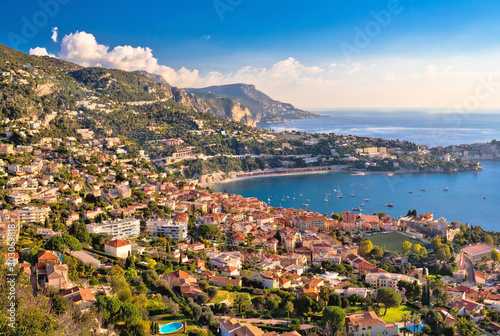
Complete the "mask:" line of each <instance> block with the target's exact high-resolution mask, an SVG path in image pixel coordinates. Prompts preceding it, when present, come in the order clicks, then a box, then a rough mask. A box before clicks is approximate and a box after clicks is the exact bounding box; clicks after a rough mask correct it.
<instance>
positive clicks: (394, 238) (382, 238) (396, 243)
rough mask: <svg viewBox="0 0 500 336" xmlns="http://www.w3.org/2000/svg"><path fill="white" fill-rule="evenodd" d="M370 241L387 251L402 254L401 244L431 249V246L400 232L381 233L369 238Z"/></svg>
mask: <svg viewBox="0 0 500 336" xmlns="http://www.w3.org/2000/svg"><path fill="white" fill-rule="evenodd" d="M368 239H369V240H370V241H371V242H372V243H373V246H380V247H382V248H384V250H387V251H394V252H401V244H403V243H404V242H405V241H409V242H410V243H412V244H420V245H422V246H423V247H425V248H426V249H429V248H430V244H429V243H426V242H423V241H420V240H416V239H413V238H410V237H408V236H405V235H404V234H402V233H400V232H390V233H381V234H377V235H373V236H369V237H368Z"/></svg>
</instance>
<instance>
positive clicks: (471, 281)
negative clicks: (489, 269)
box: [458, 255, 476, 287]
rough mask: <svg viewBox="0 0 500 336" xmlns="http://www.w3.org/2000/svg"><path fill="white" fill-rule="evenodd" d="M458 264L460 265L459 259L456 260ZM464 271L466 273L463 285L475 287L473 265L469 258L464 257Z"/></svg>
mask: <svg viewBox="0 0 500 336" xmlns="http://www.w3.org/2000/svg"><path fill="white" fill-rule="evenodd" d="M458 264H459V265H460V258H459V259H458ZM464 269H465V270H466V271H467V283H465V284H464V285H468V284H471V285H472V286H471V287H474V286H475V285H476V277H475V275H474V263H473V262H472V260H470V258H469V257H467V256H465V255H464Z"/></svg>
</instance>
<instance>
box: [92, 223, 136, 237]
mask: <svg viewBox="0 0 500 336" xmlns="http://www.w3.org/2000/svg"><path fill="white" fill-rule="evenodd" d="M87 230H88V231H89V233H106V234H109V235H111V236H112V237H113V238H116V239H130V238H137V237H139V234H140V233H141V228H140V221H139V220H138V219H135V218H125V219H119V220H114V221H105V222H102V223H97V224H88V225H87Z"/></svg>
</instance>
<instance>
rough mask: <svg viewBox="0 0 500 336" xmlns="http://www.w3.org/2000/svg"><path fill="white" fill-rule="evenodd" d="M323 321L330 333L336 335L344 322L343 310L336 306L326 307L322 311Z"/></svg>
mask: <svg viewBox="0 0 500 336" xmlns="http://www.w3.org/2000/svg"><path fill="white" fill-rule="evenodd" d="M323 322H324V323H325V326H326V328H328V329H330V330H331V332H332V335H336V334H337V332H338V331H339V330H340V329H341V328H342V327H343V326H344V324H345V310H344V309H342V308H340V307H336V306H328V307H326V308H325V310H324V311H323Z"/></svg>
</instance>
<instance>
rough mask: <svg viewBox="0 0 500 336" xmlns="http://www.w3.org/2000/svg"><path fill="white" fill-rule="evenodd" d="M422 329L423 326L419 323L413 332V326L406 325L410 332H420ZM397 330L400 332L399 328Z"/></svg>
mask: <svg viewBox="0 0 500 336" xmlns="http://www.w3.org/2000/svg"><path fill="white" fill-rule="evenodd" d="M423 327H424V324H423V323H420V325H419V326H418V327H416V328H415V330H414V329H413V324H412V325H408V327H407V328H409V329H410V330H411V331H415V332H419V331H420V330H422V328H423ZM399 330H401V328H399Z"/></svg>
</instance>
